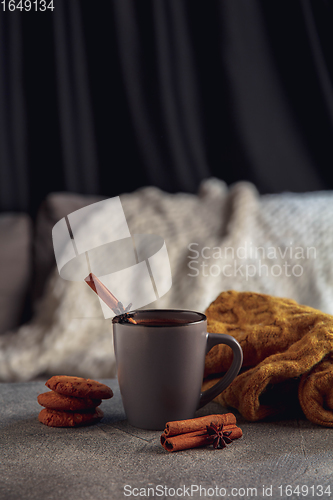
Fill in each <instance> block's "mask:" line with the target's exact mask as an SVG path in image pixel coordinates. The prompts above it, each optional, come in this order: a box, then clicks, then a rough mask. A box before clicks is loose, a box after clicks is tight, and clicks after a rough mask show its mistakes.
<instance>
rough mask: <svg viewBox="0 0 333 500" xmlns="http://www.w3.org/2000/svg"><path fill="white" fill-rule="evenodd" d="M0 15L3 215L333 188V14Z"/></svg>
mask: <svg viewBox="0 0 333 500" xmlns="http://www.w3.org/2000/svg"><path fill="white" fill-rule="evenodd" d="M54 6H55V9H54V11H53V12H51V11H48V12H19V11H17V12H8V11H6V12H3V11H2V5H0V210H1V211H8V210H11V211H27V212H29V213H30V214H31V215H33V216H34V215H35V214H36V211H37V209H38V207H39V205H40V203H41V202H42V200H43V199H44V198H45V197H46V196H47V194H48V193H50V192H54V191H70V192H76V193H83V194H85V193H89V194H101V195H105V196H116V195H119V194H121V193H122V192H130V191H132V190H134V189H136V188H138V187H141V186H145V185H148V184H150V185H155V186H157V187H159V188H161V189H164V190H167V191H169V192H176V191H186V192H195V191H196V190H197V188H198V185H199V183H200V181H201V180H202V179H204V178H206V177H209V176H216V177H218V178H220V179H223V180H225V181H226V182H227V183H228V184H230V183H233V182H235V181H237V180H250V181H252V182H254V183H255V184H256V185H257V187H258V189H259V190H260V192H262V193H272V192H280V191H284V190H290V191H298V192H302V191H311V190H320V189H332V188H333V171H332V160H333V152H332V146H331V145H332V125H333V92H332V76H333V62H332V56H331V53H332V47H333V30H332V20H333V19H332V11H333V6H332V3H331V2H329V1H325V0H313V1H310V0H291V1H281V0H270V1H267V0H210V1H209V2H204V1H194V0H140V1H138V0H99V1H98V2H92V1H91V0H54Z"/></svg>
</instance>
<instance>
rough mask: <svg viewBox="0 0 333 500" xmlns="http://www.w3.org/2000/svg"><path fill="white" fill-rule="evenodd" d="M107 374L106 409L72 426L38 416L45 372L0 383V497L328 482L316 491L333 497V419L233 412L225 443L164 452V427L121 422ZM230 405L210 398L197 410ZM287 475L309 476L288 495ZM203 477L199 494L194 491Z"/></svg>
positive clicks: (230, 493) (218, 494)
mask: <svg viewBox="0 0 333 500" xmlns="http://www.w3.org/2000/svg"><path fill="white" fill-rule="evenodd" d="M104 382H105V383H107V384H108V385H109V386H110V387H112V389H113V391H114V397H113V398H112V399H111V400H107V401H104V402H103V403H102V405H101V408H102V409H103V411H104V414H105V417H104V419H103V420H102V421H101V422H100V423H99V424H97V425H94V426H91V427H83V428H76V429H72V428H51V427H47V426H45V425H43V424H41V423H40V422H39V421H38V419H37V416H38V413H39V411H40V409H41V407H40V406H39V405H38V403H37V399H36V398H37V395H38V394H40V393H41V392H45V390H47V389H46V387H45V386H44V382H31V383H15V384H0V499H1V500H19V499H20V500H25V499H27V500H28V499H29V500H30V499H31V500H36V499H38V500H39V499H43V500H51V499H52V500H53V499H54V500H56V499H57V500H58V499H60V498H68V499H70V500H72V499H73V500H74V499H75V500H77V499H78V500H85V499H94V500H95V499H96V500H99V499H102V500H104V499H107V500H110V499H116V500H118V499H124V498H142V496H143V494H144V493H145V494H146V497H149V498H162V499H163V498H254V497H257V498H273V499H281V498H295V499H296V498H319V496H320V495H319V493H320V492H321V490H320V487H319V485H323V486H324V488H326V487H327V486H328V485H330V486H331V494H330V495H328V493H326V494H323V495H321V497H322V498H330V497H333V465H332V458H333V429H328V428H322V427H319V426H315V425H312V424H311V423H309V422H308V421H306V420H302V419H297V420H296V419H295V420H283V421H276V422H258V423H249V422H245V421H244V420H243V419H242V417H241V416H240V415H236V416H237V421H238V425H239V426H240V427H241V428H242V429H243V433H244V436H243V438H242V439H239V440H237V441H234V442H233V443H232V444H231V445H230V446H229V447H228V448H227V449H225V450H214V449H213V448H205V449H194V450H187V451H182V452H178V453H168V452H166V451H165V450H164V449H163V448H162V447H161V445H160V443H159V438H160V434H161V433H160V432H155V431H144V430H140V429H136V428H134V427H131V426H130V425H129V424H128V423H127V421H126V416H125V414H124V410H123V407H122V403H121V397H120V393H119V388H118V384H117V381H116V380H106V381H104ZM226 411H227V410H226V409H223V408H222V407H220V406H219V405H217V404H215V403H211V404H209V405H207V406H206V407H205V408H203V409H201V410H200V412H198V413H197V416H199V415H203V414H211V413H223V412H226ZM126 485H128V487H127V489H125V486H126ZM191 485H193V486H194V489H193V490H192V491H191ZM279 485H281V486H282V487H283V488H282V491H281V489H279V488H278V487H279ZM287 485H291V486H292V487H293V489H294V490H295V488H296V487H297V485H300V487H301V486H302V485H307V486H308V488H309V490H308V494H307V495H302V493H301V492H302V490H301V489H300V494H299V495H297V490H295V493H293V494H291V495H288V493H289V490H287V491H286V490H285V487H286V486H287ZM312 485H313V486H314V494H313V491H312V490H311V489H310V487H311V486H312ZM200 486H201V488H202V489H201V495H200V490H199V491H197V492H196V491H194V490H195V488H196V487H198V488H200ZM263 486H264V487H265V488H267V487H271V486H272V495H268V493H270V491H269V490H268V491H267V490H266V493H267V494H266V495H263ZM184 487H185V488H188V489H187V490H186V489H185V490H184ZM134 488H139V490H134ZM140 488H144V489H142V490H140ZM149 488H150V489H149ZM172 488H181V490H179V491H178V494H177V492H174V490H173V489H172ZM203 488H205V489H206V490H204V489H203ZM216 488H217V490H216ZM221 488H225V489H226V492H224V490H221ZM232 488H236V489H237V490H239V489H240V491H239V493H238V494H237V493H236V490H232ZM241 488H243V489H241ZM248 488H253V490H247V489H248ZM254 488H256V490H254ZM326 491H328V490H326ZM162 492H163V493H162ZM125 493H127V494H128V496H126V495H125ZM140 493H141V496H140ZM153 493H154V495H153ZM161 493H162V494H161ZM205 493H206V495H205ZM223 493H226V496H222V494H223ZM303 493H306V489H305V488H304V489H303ZM135 494H138V495H135ZM191 495H192V496H191Z"/></svg>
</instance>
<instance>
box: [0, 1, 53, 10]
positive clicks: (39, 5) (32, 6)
mask: <svg viewBox="0 0 333 500" xmlns="http://www.w3.org/2000/svg"><path fill="white" fill-rule="evenodd" d="M1 5H2V10H3V11H4V12H5V11H8V12H14V11H16V10H20V11H21V12H22V11H25V12H29V11H30V10H32V11H35V12H37V11H38V12H45V11H48V10H51V11H53V10H54V0H3V1H2V2H1Z"/></svg>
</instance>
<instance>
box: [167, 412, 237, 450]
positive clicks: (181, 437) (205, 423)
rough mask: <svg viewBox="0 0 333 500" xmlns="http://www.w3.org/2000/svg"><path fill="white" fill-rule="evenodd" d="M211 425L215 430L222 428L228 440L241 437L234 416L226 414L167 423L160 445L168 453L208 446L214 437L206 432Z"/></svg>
mask: <svg viewBox="0 0 333 500" xmlns="http://www.w3.org/2000/svg"><path fill="white" fill-rule="evenodd" d="M212 425H213V426H216V429H220V428H221V426H223V435H225V436H227V437H228V438H229V440H234V439H238V438H240V437H242V435H243V432H242V429H240V428H239V427H237V425H236V417H235V415H233V414H232V413H226V414H223V415H208V416H205V417H199V418H192V419H188V420H178V421H174V422H168V423H167V424H166V426H165V430H164V432H163V434H162V436H161V444H162V446H163V447H164V449H165V450H167V451H170V452H173V451H181V450H188V449H191V448H198V447H201V446H208V445H210V444H212V443H213V440H214V436H212V435H211V434H210V433H209V432H208V428H209V427H211V426H212ZM225 439H226V437H225ZM229 442H230V441H229ZM214 447H216V446H214Z"/></svg>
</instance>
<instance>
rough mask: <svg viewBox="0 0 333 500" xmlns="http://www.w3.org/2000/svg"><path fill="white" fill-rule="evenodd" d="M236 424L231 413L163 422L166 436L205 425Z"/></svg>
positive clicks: (183, 432) (194, 429) (196, 429)
mask: <svg viewBox="0 0 333 500" xmlns="http://www.w3.org/2000/svg"><path fill="white" fill-rule="evenodd" d="M212 423H213V424H215V425H217V426H220V425H222V424H223V425H230V424H233V425H236V417H235V415H234V414H233V413H223V414H219V415H207V416H205V417H198V418H189V419H187V420H176V421H174V422H167V423H166V424H165V429H164V434H165V435H166V436H168V437H171V436H176V435H177V434H185V433H186V432H194V431H199V430H201V429H206V426H207V425H210V424H212Z"/></svg>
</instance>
